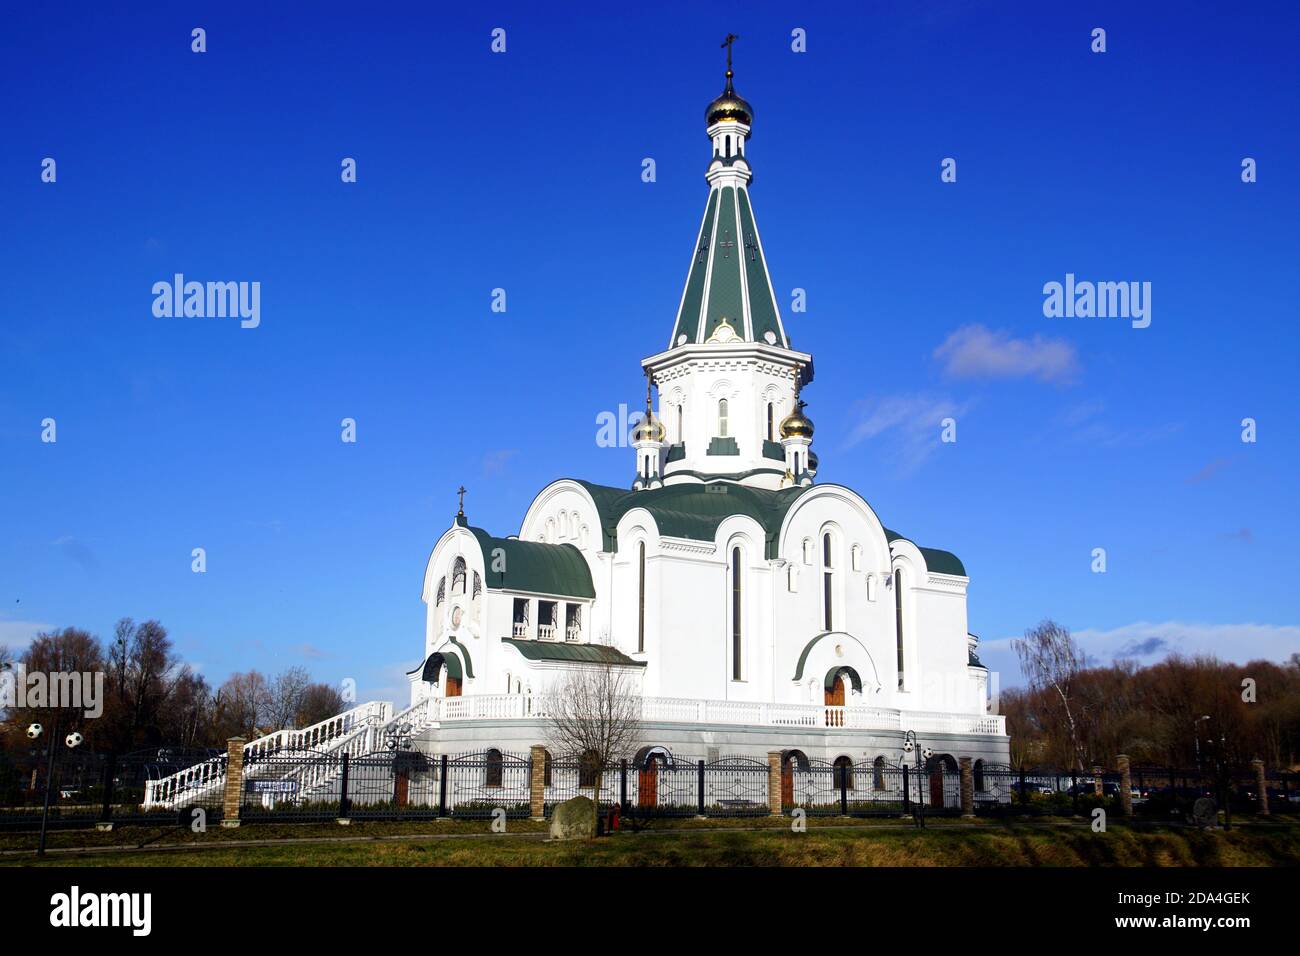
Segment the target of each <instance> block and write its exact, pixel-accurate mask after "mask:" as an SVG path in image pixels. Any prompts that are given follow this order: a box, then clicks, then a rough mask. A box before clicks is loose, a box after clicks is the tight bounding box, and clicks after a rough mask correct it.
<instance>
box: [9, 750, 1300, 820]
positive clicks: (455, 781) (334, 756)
mask: <svg viewBox="0 0 1300 956" xmlns="http://www.w3.org/2000/svg"><path fill="white" fill-rule="evenodd" d="M36 756H38V755H34V756H33V759H32V760H30V761H28V762H27V763H26V764H22V763H18V762H14V761H13V760H9V761H8V762H5V759H4V758H0V829H3V828H9V829H35V828H36V827H39V825H40V819H41V812H42V805H43V802H44V797H45V789H46V780H45V772H46V764H45V762H44V760H43V759H40V760H38V759H36ZM541 769H542V774H541V776H542V785H543V786H542V798H543V799H542V803H543V813H544V815H545V816H547V817H549V816H550V815H551V814H552V811H553V810H554V807H555V806H556V805H557V804H559V803H561V802H563V801H564V800H567V799H569V798H570V797H574V796H578V795H584V796H588V797H593V796H595V794H596V784H597V782H599V784H600V786H599V790H600V794H599V802H600V810H601V812H602V814H605V813H608V812H609V811H611V810H612V809H613V808H614V807H615V806H616V805H617V806H618V807H619V808H620V810H621V812H622V814H623V815H624V816H627V817H631V818H632V819H633V820H634V821H635V820H637V819H644V818H652V817H674V816H705V817H736V816H759V815H766V814H767V813H768V812H769V810H768V806H769V803H768V799H769V797H768V786H769V784H768V780H769V769H768V765H767V762H766V761H765V760H762V759H756V758H751V757H736V756H728V757H721V758H718V759H714V760H711V761H710V760H703V759H700V758H699V757H694V756H686V755H673V754H669V753H668V752H667V751H665V750H662V749H661V748H655V749H654V750H653V751H651V752H649V753H644V752H643V753H641V754H639V755H636V756H633V757H628V758H627V759H624V760H619V761H615V762H613V763H611V764H609V765H608V766H603V767H601V766H597V765H596V764H595V763H594V762H593V761H591V760H584V759H582V758H579V757H576V756H568V757H556V758H554V759H552V758H551V757H550V756H549V755H547V756H546V757H545V764H544V766H543V767H542V768H541ZM186 771H190V772H186ZM1130 782H1131V788H1132V789H1131V792H1130V800H1131V803H1132V806H1133V810H1134V813H1135V814H1137V815H1139V816H1148V817H1150V818H1153V819H1185V818H1187V817H1189V816H1190V815H1191V812H1192V806H1193V804H1194V803H1195V801H1196V800H1197V799H1198V798H1200V797H1210V798H1212V799H1214V800H1215V803H1216V806H1217V807H1219V808H1221V809H1224V810H1226V811H1227V812H1229V813H1244V812H1250V813H1253V812H1255V811H1256V810H1257V807H1258V799H1259V794H1258V789H1259V787H1258V781H1257V778H1256V777H1255V776H1254V775H1253V774H1249V773H1246V772H1244V771H1243V770H1242V768H1234V769H1233V770H1232V772H1229V773H1223V774H1218V773H1215V772H1213V771H1211V770H1209V769H1202V770H1182V769H1177V768H1174V769H1170V768H1160V767H1146V766H1141V767H1133V768H1132V769H1131V771H1130ZM972 784H973V786H972V791H973V798H974V809H975V812H976V813H978V814H994V815H997V814H1062V813H1066V814H1068V813H1086V812H1088V811H1089V810H1090V809H1091V808H1092V807H1094V806H1098V805H1108V806H1113V805H1115V804H1117V803H1119V802H1120V799H1121V795H1120V787H1121V778H1120V775H1119V774H1117V773H1114V772H1105V773H1102V774H1098V775H1094V774H1093V773H1082V772H1077V771H1076V772H1071V771H1065V770H1060V769H1041V768H1038V769H1031V768H1020V767H1010V766H1007V765H995V764H988V763H985V762H983V761H977V762H976V763H975V764H974V766H973V773H972ZM780 787H781V804H782V808H783V810H784V811H785V812H787V813H788V812H791V811H792V810H794V809H801V810H803V811H804V812H805V813H808V814H813V815H847V816H893V815H903V814H909V813H912V812H915V811H923V812H924V813H926V814H955V813H959V812H960V811H961V787H962V782H961V774H960V772H958V771H957V770H956V769H955V768H953V767H951V766H949V765H948V763H947V762H946V761H943V762H934V763H932V764H931V766H930V767H929V768H924V767H923V768H921V769H920V770H918V769H917V768H916V767H914V766H905V765H902V764H890V763H887V762H886V761H884V760H883V759H879V760H877V761H875V762H873V763H867V762H862V763H858V764H854V763H852V762H851V761H849V760H848V758H845V757H841V758H839V759H838V760H836V761H833V762H827V761H822V760H813V759H808V758H806V757H804V756H803V755H802V754H800V753H799V752H798V751H791V752H789V753H788V754H787V756H786V758H785V759H784V760H783V761H782V764H781V774H780ZM1266 787H1267V794H1268V800H1269V807H1270V809H1271V811H1272V812H1274V813H1297V812H1300V775H1297V774H1295V773H1291V772H1278V771H1273V772H1270V773H1269V774H1268V776H1267V780H1266ZM161 788H165V789H166V792H165V793H164V792H162V789H161ZM531 788H532V762H531V760H530V758H529V757H528V756H525V755H520V754H511V753H505V752H502V751H499V750H496V749H488V750H484V751H478V752H474V753H464V754H456V755H427V754H424V753H421V752H418V751H414V750H409V749H390V750H382V751H375V752H371V753H366V754H361V755H350V754H348V753H346V752H323V751H315V750H297V749H294V750H279V751H271V752H259V753H258V754H256V755H250V756H249V758H248V760H247V761H246V762H245V764H244V771H243V779H242V781H241V783H240V811H241V813H240V815H241V818H242V819H244V820H246V821H249V822H259V821H272V820H275V821H294V820H303V821H306V820H323V819H333V818H335V817H352V818H358V819H421V818H424V819H428V818H434V817H465V818H475V817H490V816H492V815H493V814H494V813H495V812H496V811H498V810H502V811H504V812H505V814H506V815H507V816H508V817H516V818H517V817H526V816H528V815H529V814H530V811H531ZM225 790H226V780H225V755H224V754H220V753H218V752H214V751H211V750H188V749H183V748H169V747H162V748H154V749H150V750H145V751H137V752H135V753H131V754H126V755H112V754H90V753H77V752H71V753H61V754H59V755H58V756H57V757H56V763H55V771H54V780H53V783H52V785H51V787H50V825H51V826H54V827H74V826H89V825H92V824H95V823H99V822H113V823H127V822H138V823H158V824H161V825H174V824H182V825H188V824H189V823H190V822H191V821H192V819H193V813H194V810H195V809H202V810H203V811H204V812H205V814H206V815H207V819H208V820H209V821H213V822H215V821H216V820H219V819H220V817H221V814H222V803H223V799H224V796H225ZM146 795H150V796H151V797H152V800H146ZM146 806H158V809H153V810H147V809H146Z"/></svg>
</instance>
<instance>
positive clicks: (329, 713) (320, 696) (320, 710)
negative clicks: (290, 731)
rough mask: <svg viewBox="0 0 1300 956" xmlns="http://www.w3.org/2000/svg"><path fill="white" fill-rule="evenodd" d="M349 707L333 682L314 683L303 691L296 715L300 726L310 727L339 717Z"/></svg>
mask: <svg viewBox="0 0 1300 956" xmlns="http://www.w3.org/2000/svg"><path fill="white" fill-rule="evenodd" d="M346 709H347V706H346V702H345V701H344V700H343V694H342V693H341V692H340V691H339V689H338V688H337V687H335V686H333V685H332V684H312V685H311V686H310V687H308V688H307V689H306V690H304V691H303V694H302V701H301V702H300V703H299V705H298V713H297V716H296V721H297V725H298V726H299V727H310V726H311V725H312V724H319V723H320V722H321V721H322V720H328V719H329V718H331V717H337V716H338V715H339V714H341V713H343V711H345V710H346Z"/></svg>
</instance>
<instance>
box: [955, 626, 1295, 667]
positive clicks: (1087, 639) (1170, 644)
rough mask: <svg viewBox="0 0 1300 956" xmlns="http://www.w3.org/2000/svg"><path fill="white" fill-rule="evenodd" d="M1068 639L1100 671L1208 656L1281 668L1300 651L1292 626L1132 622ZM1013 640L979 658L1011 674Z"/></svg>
mask: <svg viewBox="0 0 1300 956" xmlns="http://www.w3.org/2000/svg"><path fill="white" fill-rule="evenodd" d="M1072 633H1073V635H1074V638H1075V640H1076V641H1078V643H1079V646H1080V647H1081V648H1082V649H1083V651H1084V652H1085V653H1086V654H1087V655H1088V658H1089V660H1091V661H1095V662H1096V663H1098V664H1103V665H1104V664H1109V663H1111V662H1112V661H1115V660H1121V659H1129V660H1135V661H1137V662H1138V663H1139V664H1144V665H1146V664H1155V663H1157V662H1159V661H1162V660H1164V659H1165V658H1166V657H1168V656H1170V655H1171V654H1181V655H1183V656H1184V657H1194V656H1196V655H1206V656H1209V655H1213V656H1214V657H1217V658H1218V659H1219V660H1221V661H1228V662H1231V663H1234V664H1245V663H1246V662H1248V661H1254V660H1267V661H1275V662H1277V663H1281V662H1283V661H1285V660H1287V659H1288V658H1289V657H1290V656H1291V655H1292V654H1294V653H1296V652H1297V651H1300V627H1298V626H1296V625H1294V624H1201V623H1189V622H1186V621H1165V622H1163V623H1153V622H1151V621H1137V622H1135V623H1133V624H1125V625H1123V626H1121V627H1116V628H1111V629H1109V630H1102V629H1099V628H1085V629H1083V630H1078V631H1073V632H1072ZM1013 639H1014V638H1010V637H1003V638H998V639H996V640H992V641H981V642H980V652H981V654H982V653H983V652H984V651H985V650H986V649H987V650H988V651H989V652H990V656H992V657H996V658H998V659H999V663H1000V664H1001V665H1002V666H1003V667H1004V672H1012V673H1014V672H1015V670H1016V663H1015V655H1014V653H1013V652H1012V650H1011V641H1012V640H1013ZM1007 665H1009V666H1007Z"/></svg>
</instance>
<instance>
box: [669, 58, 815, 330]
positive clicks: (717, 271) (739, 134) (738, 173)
mask: <svg viewBox="0 0 1300 956" xmlns="http://www.w3.org/2000/svg"><path fill="white" fill-rule="evenodd" d="M737 39H739V37H737V36H736V35H735V34H733V33H729V34H727V38H726V39H725V40H723V41H722V45H723V46H724V47H726V50H727V73H726V87H725V88H724V89H723V91H722V93H721V94H720V95H719V96H717V97H716V98H715V99H714V100H713V102H711V103H710V104H709V105H708V108H707V109H706V110H705V114H704V115H705V125H706V128H705V132H706V133H707V134H708V137H709V140H710V142H711V143H712V144H713V156H712V159H711V160H710V162H709V168H708V171H707V172H706V173H705V179H706V180H707V181H708V183H709V197H708V200H707V201H706V202H705V207H704V222H703V223H702V224H701V226H700V231H699V235H698V237H697V239H696V243H695V252H694V254H693V256H692V259H691V266H690V269H689V270H688V272H687V276H686V288H685V289H684V290H683V292H682V299H681V303H680V305H679V306H678V309H677V321H676V323H675V324H674V326H673V334H672V339H671V341H670V342H669V343H668V347H669V348H677V347H678V346H682V345H699V344H716V343H721V344H726V343H728V342H737V341H739V342H762V343H766V344H768V345H776V346H779V347H781V348H789V347H790V343H789V340H788V339H787V338H786V334H785V327H784V326H783V325H782V323H781V315H780V312H779V310H778V309H777V305H776V295H775V293H774V292H773V289H772V280H771V277H770V276H769V275H768V271H767V259H766V257H765V256H764V254H763V245H762V242H761V241H760V239H759V237H758V226H757V225H756V224H755V221H754V211H753V209H752V207H751V206H750V203H749V182H750V179H751V178H752V176H753V174H752V172H751V171H750V167H749V161H748V160H747V159H746V158H745V144H746V142H747V141H748V140H749V135H750V130H751V129H752V127H753V122H754V109H753V107H752V106H750V105H749V102H748V101H747V100H746V99H745V98H744V97H742V96H741V95H740V94H739V93H737V92H736V87H735V84H734V82H733V77H734V76H735V74H734V71H733V70H732V68H731V56H732V44H733V43H734V42H735V41H736V40H737Z"/></svg>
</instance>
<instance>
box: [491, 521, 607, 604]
mask: <svg viewBox="0 0 1300 956" xmlns="http://www.w3.org/2000/svg"><path fill="white" fill-rule="evenodd" d="M469 530H470V531H471V532H473V534H474V537H475V538H477V539H478V544H479V548H480V549H481V550H482V551H483V567H484V569H485V572H486V573H485V575H484V583H485V584H486V585H487V586H488V587H490V588H497V589H501V590H506V591H527V592H529V593H531V594H557V595H562V596H564V597H578V598H594V597H595V596H596V589H595V588H594V587H593V586H592V583H591V569H590V568H589V567H588V566H587V560H586V558H584V557H583V556H582V552H581V551H579V550H578V549H577V548H575V547H574V546H573V545H571V544H543V543H542V542H540V541H520V540H519V539H518V538H494V537H492V535H490V534H488V533H487V532H486V531H484V530H483V529H482V528H470V529H469ZM495 569H500V570H495Z"/></svg>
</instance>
